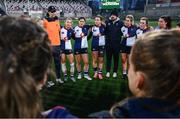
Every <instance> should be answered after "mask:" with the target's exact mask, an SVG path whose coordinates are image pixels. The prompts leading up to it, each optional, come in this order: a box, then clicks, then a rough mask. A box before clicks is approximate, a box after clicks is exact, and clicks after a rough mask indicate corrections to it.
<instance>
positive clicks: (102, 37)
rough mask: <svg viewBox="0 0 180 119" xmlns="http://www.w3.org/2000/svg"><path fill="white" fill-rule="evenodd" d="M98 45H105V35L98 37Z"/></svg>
mask: <svg viewBox="0 0 180 119" xmlns="http://www.w3.org/2000/svg"><path fill="white" fill-rule="evenodd" d="M99 46H105V36H104V35H103V36H100V37H99Z"/></svg>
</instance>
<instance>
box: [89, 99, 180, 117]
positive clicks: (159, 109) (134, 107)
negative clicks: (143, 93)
mask: <svg viewBox="0 0 180 119" xmlns="http://www.w3.org/2000/svg"><path fill="white" fill-rule="evenodd" d="M89 117H91V118H180V105H177V104H174V103H172V102H166V101H163V100H159V99H154V98H132V99H127V100H125V101H124V102H122V103H121V105H119V106H116V107H115V108H114V111H113V113H112V114H110V112H109V111H101V112H97V113H93V114H91V115H89Z"/></svg>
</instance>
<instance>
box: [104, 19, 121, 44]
mask: <svg viewBox="0 0 180 119" xmlns="http://www.w3.org/2000/svg"><path fill="white" fill-rule="evenodd" d="M122 27H123V22H122V21H120V19H119V18H117V20H116V21H112V20H110V19H109V20H108V21H106V29H105V35H106V45H110V46H113V47H114V46H120V43H121V37H122V32H121V28H122Z"/></svg>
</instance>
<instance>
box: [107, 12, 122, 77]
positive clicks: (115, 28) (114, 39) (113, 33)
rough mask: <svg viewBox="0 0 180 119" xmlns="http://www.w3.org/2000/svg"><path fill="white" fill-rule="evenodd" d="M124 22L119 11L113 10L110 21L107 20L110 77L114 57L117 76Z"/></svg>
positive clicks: (108, 72)
mask: <svg viewBox="0 0 180 119" xmlns="http://www.w3.org/2000/svg"><path fill="white" fill-rule="evenodd" d="M122 26H123V22H122V21H120V19H119V17H118V12H117V11H116V10H113V11H112V13H111V16H110V18H109V20H108V21H106V33H105V35H106V58H107V59H106V71H107V74H106V77H108V78H109V77H110V70H111V60H112V57H113V59H114V69H113V72H114V73H113V77H114V78H116V77H117V70H118V61H119V52H120V42H121V37H122V32H121V28H122Z"/></svg>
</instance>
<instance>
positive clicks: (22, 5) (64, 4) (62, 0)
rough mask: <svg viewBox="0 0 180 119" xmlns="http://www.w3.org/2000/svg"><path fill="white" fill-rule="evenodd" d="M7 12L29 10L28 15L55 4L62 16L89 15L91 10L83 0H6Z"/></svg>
mask: <svg viewBox="0 0 180 119" xmlns="http://www.w3.org/2000/svg"><path fill="white" fill-rule="evenodd" d="M4 2H5V4H6V9H7V12H8V13H9V14H10V15H13V16H14V15H16V13H18V14H22V13H23V12H27V11H29V13H30V15H33V14H37V13H39V14H42V13H43V12H45V11H46V9H47V8H48V7H49V6H55V7H56V9H57V13H58V15H59V14H60V13H63V14H64V17H78V15H81V16H84V17H91V15H92V10H91V8H90V7H89V6H88V5H86V4H85V3H84V2H83V1H80V0H76V1H73V0H70V1H67V0H6V1H4Z"/></svg>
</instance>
